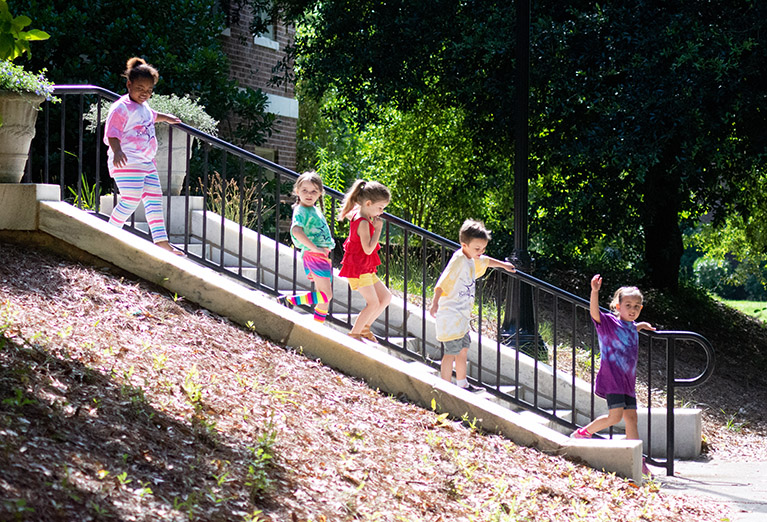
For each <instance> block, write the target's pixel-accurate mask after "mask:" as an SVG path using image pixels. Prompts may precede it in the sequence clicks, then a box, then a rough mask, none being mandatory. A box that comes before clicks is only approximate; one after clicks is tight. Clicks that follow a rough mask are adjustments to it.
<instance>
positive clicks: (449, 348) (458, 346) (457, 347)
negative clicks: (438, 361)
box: [442, 332, 471, 355]
mask: <svg viewBox="0 0 767 522" xmlns="http://www.w3.org/2000/svg"><path fill="white" fill-rule="evenodd" d="M442 345H443V346H444V347H445V355H458V354H459V353H461V350H463V349H464V348H468V347H469V346H471V337H469V332H466V335H464V336H463V337H461V338H460V339H453V340H452V341H444V342H443V343H442Z"/></svg>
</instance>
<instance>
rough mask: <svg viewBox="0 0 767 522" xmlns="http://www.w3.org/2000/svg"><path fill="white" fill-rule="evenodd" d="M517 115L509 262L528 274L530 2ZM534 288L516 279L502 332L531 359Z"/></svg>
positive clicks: (521, 13) (520, 41)
mask: <svg viewBox="0 0 767 522" xmlns="http://www.w3.org/2000/svg"><path fill="white" fill-rule="evenodd" d="M515 85H516V92H515V112H514V252H513V254H512V256H511V258H510V259H509V260H510V261H511V262H512V263H514V265H515V266H517V267H518V268H519V269H520V270H522V271H523V272H527V273H529V272H530V270H531V268H532V259H531V258H530V253H529V252H528V247H529V236H528V230H527V227H528V217H527V211H528V181H529V178H530V174H529V169H528V163H527V158H528V151H529V146H528V121H529V108H528V106H529V91H530V0H518V1H517V69H516V78H515ZM534 313H535V312H534V307H533V292H532V287H530V285H527V284H523V283H522V282H521V281H520V280H519V279H517V278H513V279H512V283H511V285H510V286H509V288H508V290H507V293H506V313H505V314H504V320H503V325H502V330H503V333H504V338H505V340H506V342H507V343H508V344H514V345H517V342H518V343H519V348H520V349H522V350H524V351H526V352H527V353H529V354H530V355H533V356H537V355H538V353H539V352H540V350H533V349H532V348H533V346H532V345H533V343H536V340H537V339H539V338H538V336H537V335H535V315H534Z"/></svg>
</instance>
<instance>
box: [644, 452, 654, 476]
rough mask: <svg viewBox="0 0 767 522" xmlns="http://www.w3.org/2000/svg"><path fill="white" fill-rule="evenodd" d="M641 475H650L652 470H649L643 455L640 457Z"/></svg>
mask: <svg viewBox="0 0 767 522" xmlns="http://www.w3.org/2000/svg"><path fill="white" fill-rule="evenodd" d="M642 476H644V477H652V471H650V468H648V467H647V463H646V462H645V460H644V457H642Z"/></svg>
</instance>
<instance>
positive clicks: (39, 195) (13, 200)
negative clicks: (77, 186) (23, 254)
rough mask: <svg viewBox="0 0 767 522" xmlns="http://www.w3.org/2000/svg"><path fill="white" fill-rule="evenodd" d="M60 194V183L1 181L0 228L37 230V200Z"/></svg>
mask: <svg viewBox="0 0 767 522" xmlns="http://www.w3.org/2000/svg"><path fill="white" fill-rule="evenodd" d="M60 196H61V188H59V186H58V185H44V184H27V183H23V184H22V183H0V230H37V225H38V222H37V202H38V201H59V200H60V199H61V198H60Z"/></svg>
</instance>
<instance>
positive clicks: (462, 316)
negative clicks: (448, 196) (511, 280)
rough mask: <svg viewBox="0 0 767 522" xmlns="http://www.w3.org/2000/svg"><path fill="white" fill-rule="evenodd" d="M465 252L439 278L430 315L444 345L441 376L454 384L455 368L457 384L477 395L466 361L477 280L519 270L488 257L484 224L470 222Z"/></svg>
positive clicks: (463, 236) (459, 252)
mask: <svg viewBox="0 0 767 522" xmlns="http://www.w3.org/2000/svg"><path fill="white" fill-rule="evenodd" d="M458 240H459V241H460V242H461V248H460V249H459V250H456V251H455V253H454V254H453V257H451V258H450V262H449V263H448V264H447V267H445V270H444V271H443V272H442V275H440V276H439V280H438V281H437V287H436V288H435V289H434V300H433V301H432V303H431V310H430V313H431V315H432V317H434V318H436V320H437V340H438V341H440V342H442V343H443V345H444V350H445V351H444V355H443V356H442V366H441V371H440V375H441V377H442V378H443V379H444V380H446V381H450V380H451V378H452V376H453V365H455V381H456V384H457V385H458V386H460V387H461V388H464V389H467V390H469V391H474V390H475V388H474V387H472V386H471V385H470V384H469V381H468V380H467V379H466V359H467V356H468V353H469V346H470V345H471V339H470V337H469V319H470V318H471V310H472V307H473V306H474V286H475V285H474V280H475V279H477V278H478V277H482V276H483V275H484V274H485V271H487V269H488V267H489V268H503V269H504V270H507V271H509V272H514V271H515V270H516V269H515V268H514V265H512V264H511V263H507V262H505V261H498V260H497V259H493V258H492V257H488V256H484V255H482V254H484V252H485V248H487V244H488V242H489V241H490V231H489V230H487V229H486V228H485V225H484V224H483V223H481V222H480V221H474V220H472V219H467V220H466V221H464V222H463V225H461V231H460V232H459V234H458Z"/></svg>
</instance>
